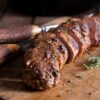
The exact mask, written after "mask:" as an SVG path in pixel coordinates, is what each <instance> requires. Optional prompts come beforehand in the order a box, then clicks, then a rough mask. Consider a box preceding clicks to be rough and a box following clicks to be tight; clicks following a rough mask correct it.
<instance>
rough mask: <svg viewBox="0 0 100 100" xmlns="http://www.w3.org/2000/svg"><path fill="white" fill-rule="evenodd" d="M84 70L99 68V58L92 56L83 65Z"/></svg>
mask: <svg viewBox="0 0 100 100" xmlns="http://www.w3.org/2000/svg"><path fill="white" fill-rule="evenodd" d="M84 67H85V68H86V69H94V68H96V67H100V56H93V57H90V58H89V59H88V62H87V64H84Z"/></svg>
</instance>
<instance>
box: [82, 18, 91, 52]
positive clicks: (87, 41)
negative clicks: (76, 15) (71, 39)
mask: <svg viewBox="0 0 100 100" xmlns="http://www.w3.org/2000/svg"><path fill="white" fill-rule="evenodd" d="M80 26H81V33H82V35H83V37H84V39H85V44H86V50H87V49H88V48H89V47H91V45H92V43H91V40H90V29H89V25H88V23H87V21H86V20H85V18H83V19H82V20H81V23H80Z"/></svg>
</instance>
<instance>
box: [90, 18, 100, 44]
mask: <svg viewBox="0 0 100 100" xmlns="http://www.w3.org/2000/svg"><path fill="white" fill-rule="evenodd" d="M92 18H93V20H94V22H95V40H96V43H95V44H96V45H100V18H99V17H97V16H96V17H92Z"/></svg>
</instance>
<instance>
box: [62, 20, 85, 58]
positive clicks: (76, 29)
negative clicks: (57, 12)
mask: <svg viewBox="0 0 100 100" xmlns="http://www.w3.org/2000/svg"><path fill="white" fill-rule="evenodd" d="M61 25H62V26H63V27H65V28H66V30H70V31H71V32H70V35H71V36H72V37H73V38H74V39H75V40H76V42H77V43H78V46H79V53H78V56H80V55H82V54H83V52H85V50H86V44H85V40H84V37H83V35H82V34H81V28H80V21H79V20H78V21H73V20H72V21H71V22H70V23H69V24H67V23H63V24H61Z"/></svg>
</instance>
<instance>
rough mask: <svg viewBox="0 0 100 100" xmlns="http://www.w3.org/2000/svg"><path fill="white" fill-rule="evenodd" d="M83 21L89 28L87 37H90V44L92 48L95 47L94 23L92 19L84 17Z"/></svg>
mask: <svg viewBox="0 0 100 100" xmlns="http://www.w3.org/2000/svg"><path fill="white" fill-rule="evenodd" d="M84 20H85V23H87V24H88V27H89V36H90V40H91V44H92V46H96V45H97V42H96V41H97V36H96V34H95V30H96V23H95V21H94V19H93V18H92V17H84Z"/></svg>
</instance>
